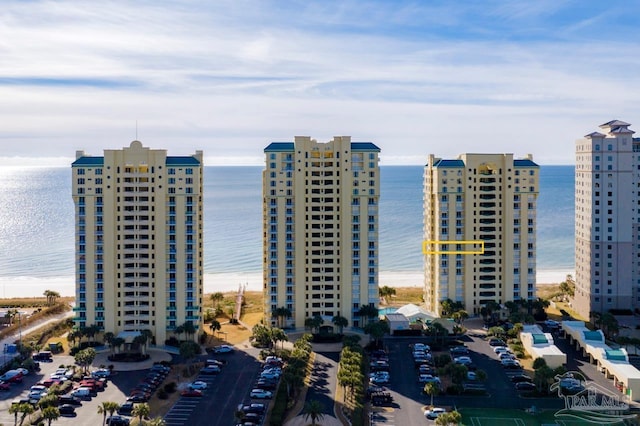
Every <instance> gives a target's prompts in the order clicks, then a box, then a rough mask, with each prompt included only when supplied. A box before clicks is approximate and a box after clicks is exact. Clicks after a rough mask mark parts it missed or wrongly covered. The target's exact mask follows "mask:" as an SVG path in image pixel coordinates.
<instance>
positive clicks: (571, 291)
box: [560, 274, 576, 297]
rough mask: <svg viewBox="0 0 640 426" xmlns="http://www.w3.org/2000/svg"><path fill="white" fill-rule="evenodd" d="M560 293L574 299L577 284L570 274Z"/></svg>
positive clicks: (561, 286) (561, 284)
mask: <svg viewBox="0 0 640 426" xmlns="http://www.w3.org/2000/svg"><path fill="white" fill-rule="evenodd" d="M560 291H561V292H562V294H564V295H565V296H567V297H573V296H574V295H575V291H576V282H575V281H574V280H573V277H572V276H571V275H570V274H569V275H567V278H566V279H565V280H564V281H562V282H561V283H560Z"/></svg>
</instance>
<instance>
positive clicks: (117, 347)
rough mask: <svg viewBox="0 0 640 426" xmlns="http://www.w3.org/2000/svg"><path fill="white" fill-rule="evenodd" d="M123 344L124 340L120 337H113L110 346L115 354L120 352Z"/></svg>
mask: <svg viewBox="0 0 640 426" xmlns="http://www.w3.org/2000/svg"><path fill="white" fill-rule="evenodd" d="M124 343H125V340H124V339H123V338H122V337H114V338H113V341H112V342H111V345H112V346H113V348H114V349H115V350H116V351H117V352H120V346H122V345H124Z"/></svg>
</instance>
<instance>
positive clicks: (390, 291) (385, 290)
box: [378, 285, 396, 305]
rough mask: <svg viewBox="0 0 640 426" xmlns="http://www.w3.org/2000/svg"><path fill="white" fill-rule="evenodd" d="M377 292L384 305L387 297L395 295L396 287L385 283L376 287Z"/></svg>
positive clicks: (387, 300) (386, 302)
mask: <svg viewBox="0 0 640 426" xmlns="http://www.w3.org/2000/svg"><path fill="white" fill-rule="evenodd" d="M378 294H379V295H380V299H382V300H383V301H384V304H385V305H386V304H388V303H389V299H388V298H389V297H391V296H395V294H396V289H395V288H393V287H389V286H386V285H385V286H382V287H380V288H379V289H378Z"/></svg>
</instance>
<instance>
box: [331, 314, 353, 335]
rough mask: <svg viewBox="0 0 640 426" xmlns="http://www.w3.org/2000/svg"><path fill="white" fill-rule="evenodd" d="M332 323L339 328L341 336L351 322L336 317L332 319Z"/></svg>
mask: <svg viewBox="0 0 640 426" xmlns="http://www.w3.org/2000/svg"><path fill="white" fill-rule="evenodd" d="M331 322H332V323H333V325H335V326H336V327H338V333H339V334H342V331H343V330H344V328H345V327H346V326H348V325H349V320H348V319H346V318H345V317H343V316H342V315H336V316H335V317H333V318H332V319H331Z"/></svg>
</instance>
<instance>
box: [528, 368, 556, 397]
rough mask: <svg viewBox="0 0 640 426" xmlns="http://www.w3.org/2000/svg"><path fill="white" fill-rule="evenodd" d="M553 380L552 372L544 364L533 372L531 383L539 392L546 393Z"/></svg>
mask: <svg viewBox="0 0 640 426" xmlns="http://www.w3.org/2000/svg"><path fill="white" fill-rule="evenodd" d="M553 378H554V373H553V370H552V369H551V368H550V367H549V366H547V365H546V364H545V365H543V366H542V367H540V368H538V369H536V370H535V374H534V375H533V383H535V385H536V386H537V388H538V391H539V392H544V393H547V391H548V390H549V385H550V384H551V380H552V379H553Z"/></svg>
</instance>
